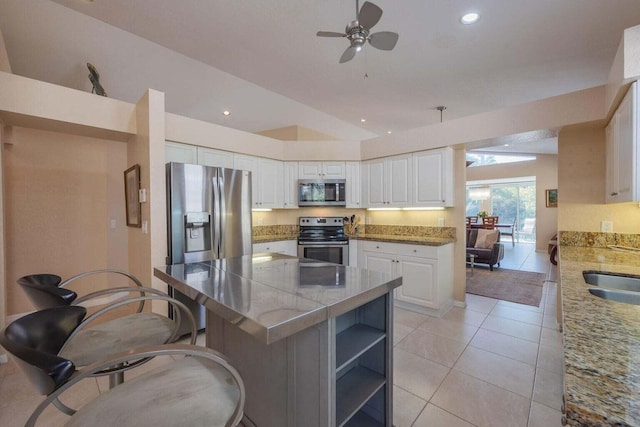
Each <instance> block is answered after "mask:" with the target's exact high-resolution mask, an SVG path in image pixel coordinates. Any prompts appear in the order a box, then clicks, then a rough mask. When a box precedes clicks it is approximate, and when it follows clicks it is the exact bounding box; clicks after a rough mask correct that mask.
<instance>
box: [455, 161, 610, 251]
mask: <svg viewBox="0 0 640 427" xmlns="http://www.w3.org/2000/svg"><path fill="white" fill-rule="evenodd" d="M525 176H535V177H536V249H537V250H544V251H546V250H547V242H548V241H549V239H550V238H551V236H553V235H554V234H555V233H556V232H557V230H558V225H557V223H558V209H557V208H548V207H546V202H545V197H546V193H545V190H548V189H553V188H558V156H556V155H552V154H538V155H537V156H536V160H532V161H528V162H518V163H507V164H503V165H488V166H477V167H470V168H467V181H482V180H492V179H508V178H517V177H525ZM603 191H604V190H603Z"/></svg>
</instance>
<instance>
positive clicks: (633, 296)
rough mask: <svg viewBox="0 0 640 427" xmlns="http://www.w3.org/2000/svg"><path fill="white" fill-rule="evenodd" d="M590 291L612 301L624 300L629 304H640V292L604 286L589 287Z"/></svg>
mask: <svg viewBox="0 0 640 427" xmlns="http://www.w3.org/2000/svg"><path fill="white" fill-rule="evenodd" d="M589 292H590V293H591V294H592V295H595V296H597V297H600V298H604V299H607V300H610V301H617V302H624V303H627V304H634V305H640V292H633V291H619V290H614V289H604V288H589Z"/></svg>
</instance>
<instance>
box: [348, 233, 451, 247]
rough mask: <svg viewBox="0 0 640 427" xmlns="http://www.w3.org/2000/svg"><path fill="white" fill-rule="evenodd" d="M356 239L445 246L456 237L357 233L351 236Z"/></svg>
mask: <svg viewBox="0 0 640 427" xmlns="http://www.w3.org/2000/svg"><path fill="white" fill-rule="evenodd" d="M349 238H350V239H354V240H374V241H378V242H389V243H408V244H412V245H425V246H444V245H447V244H449V243H454V242H455V239H450V238H448V237H431V236H405V235H396V234H369V233H363V234H356V235H354V236H349Z"/></svg>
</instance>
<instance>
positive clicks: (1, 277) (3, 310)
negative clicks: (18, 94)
mask: <svg viewBox="0 0 640 427" xmlns="http://www.w3.org/2000/svg"><path fill="white" fill-rule="evenodd" d="M5 132H6V128H5V127H4V123H2V121H0V330H1V329H4V327H5V326H6V325H5V323H6V319H7V299H6V289H7V287H6V283H7V282H6V278H7V277H6V275H7V269H6V263H5V260H6V259H5V253H6V251H5V231H4V222H5V221H4V209H5V203H4V194H5V191H4V167H3V166H2V165H3V157H4V143H5ZM0 348H1V347H0Z"/></svg>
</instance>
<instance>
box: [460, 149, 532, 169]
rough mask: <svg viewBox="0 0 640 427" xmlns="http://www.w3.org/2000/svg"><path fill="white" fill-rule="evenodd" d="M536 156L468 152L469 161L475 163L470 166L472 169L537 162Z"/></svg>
mask: <svg viewBox="0 0 640 427" xmlns="http://www.w3.org/2000/svg"><path fill="white" fill-rule="evenodd" d="M535 159H536V156H534V155H523V154H507V153H505V154H498V153H480V152H468V153H467V161H469V162H473V163H471V164H470V165H469V167H470V168H473V167H476V166H486V165H499V164H504V163H514V162H526V161H529V160H535Z"/></svg>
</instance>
